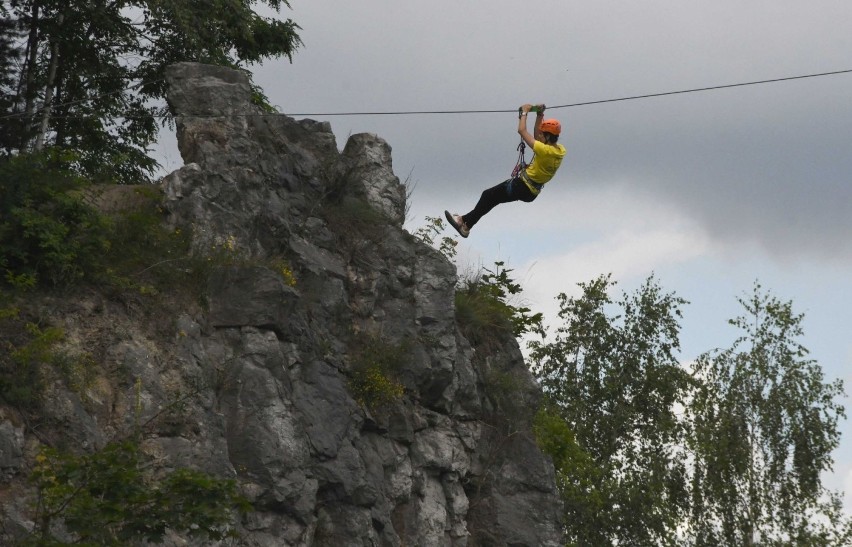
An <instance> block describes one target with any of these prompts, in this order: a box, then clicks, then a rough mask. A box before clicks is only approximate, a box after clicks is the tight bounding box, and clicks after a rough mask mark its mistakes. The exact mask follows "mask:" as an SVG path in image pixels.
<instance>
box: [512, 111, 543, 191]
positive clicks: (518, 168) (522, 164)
mask: <svg viewBox="0 0 852 547" xmlns="http://www.w3.org/2000/svg"><path fill="white" fill-rule="evenodd" d="M530 112H538V110H537V109H536V107H532V108H530ZM523 113H524V111H523V109H522V108H519V109H518V119H519V120H520V119H521V116H522V115H523ZM517 150H518V161H517V162H515V168H514V169H512V178H515V177H517V176H518V175H519V174H520V173H523V172H524V171H526V169H527V165H529V163H527V161H526V158H524V152H526V150H527V145H526V143H525V142H524V139H521V144H519V145H518V148H517ZM533 158H535V152H533V157H532V158H530V163H532V160H533Z"/></svg>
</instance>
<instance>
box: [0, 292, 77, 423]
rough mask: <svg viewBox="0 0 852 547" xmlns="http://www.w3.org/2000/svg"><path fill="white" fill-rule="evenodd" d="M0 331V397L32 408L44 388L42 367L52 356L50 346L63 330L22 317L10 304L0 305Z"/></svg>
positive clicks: (59, 337) (17, 405)
mask: <svg viewBox="0 0 852 547" xmlns="http://www.w3.org/2000/svg"><path fill="white" fill-rule="evenodd" d="M0 333H2V334H0V401H3V402H5V403H7V404H10V405H13V406H15V407H17V408H19V409H21V410H33V409H35V408H36V407H37V406H38V404H39V403H40V402H41V398H42V392H43V390H44V379H43V377H42V370H41V367H42V366H43V365H44V364H46V363H50V362H52V361H53V360H54V359H55V355H56V354H55V353H54V352H53V347H54V345H55V344H56V343H57V342H59V341H60V340H61V339H62V337H63V332H62V330H61V329H58V328H55V327H46V328H45V327H42V326H40V325H38V324H36V323H34V322H31V321H27V320H24V319H22V318H21V317H20V310H19V309H18V308H16V307H13V306H9V307H6V308H3V309H0Z"/></svg>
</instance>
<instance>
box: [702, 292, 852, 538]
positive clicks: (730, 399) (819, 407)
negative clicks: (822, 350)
mask: <svg viewBox="0 0 852 547" xmlns="http://www.w3.org/2000/svg"><path fill="white" fill-rule="evenodd" d="M739 303H740V304H741V305H742V307H743V310H744V314H743V315H742V316H740V317H737V318H736V319H733V320H731V321H730V323H731V324H732V325H733V326H735V327H737V328H738V329H739V330H740V331H741V332H742V334H741V336H740V337H739V338H737V339H736V341H735V342H734V344H733V345H732V346H731V347H730V348H729V349H725V350H717V351H713V352H708V353H705V354H703V355H702V356H701V357H700V358H699V359H698V360H697V362H696V364H695V376H696V379H697V381H698V385H699V387H698V389H697V390H696V391H695V394H694V397H693V399H692V401H691V403H690V404H689V405H688V415H689V418H690V420H691V423H692V433H691V435H690V439H689V444H690V448H691V454H692V457H693V459H694V467H693V473H692V486H691V491H692V510H691V516H690V519H689V526H688V531H689V536H690V542H691V544H692V545H697V546H708V547H709V546H711V545H713V546H715V545H744V546H751V545H779V546H780V545H800V546H816V545H820V546H822V545H848V544H849V543H847V542H848V541H849V539H850V535H849V523H848V522H847V521H845V520H844V519H843V517H842V512H841V506H840V500H839V497H838V495H837V494H836V493H833V492H830V491H828V490H827V489H826V488H825V487H824V486H823V484H822V475H823V473H825V472H827V471H829V470H831V467H832V464H833V460H832V456H831V453H832V451H833V450H834V449H835V448H837V445H838V442H839V439H840V432H839V431H838V420H839V419H841V418H843V417H844V416H845V415H844V409H843V407H842V406H841V405H840V404H839V403H838V402H837V401H838V398H840V397H841V396H842V395H843V386H842V383H841V381H840V380H835V381H831V382H829V381H826V379H825V378H824V375H823V373H822V369H821V368H820V366H819V365H818V364H817V363H816V362H815V361H814V360H812V359H810V358H809V357H808V350H807V349H806V348H805V347H804V346H803V345H802V344H801V343H800V342H799V339H800V337H801V336H803V328H802V321H803V318H804V316H803V315H800V314H795V313H794V312H793V308H792V304H791V303H790V302H782V301H780V300H778V299H777V298H775V297H774V296H772V295H771V294H769V293H767V292H764V291H763V290H762V288H761V287H760V285H757V284H756V285H755V287H754V290H753V292H752V294H751V295H749V296H748V297H744V298H741V299H739Z"/></svg>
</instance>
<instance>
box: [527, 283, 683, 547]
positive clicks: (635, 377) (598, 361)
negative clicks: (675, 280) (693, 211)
mask: <svg viewBox="0 0 852 547" xmlns="http://www.w3.org/2000/svg"><path fill="white" fill-rule="evenodd" d="M613 285H614V282H612V281H611V280H610V277H609V276H602V277H599V278H597V279H595V280H593V281H592V282H590V283H587V284H582V283H581V284H580V287H581V289H582V291H583V294H582V295H581V296H580V297H578V298H568V297H567V296H566V295H565V294H561V295H559V297H558V299H559V302H560V311H559V318H560V320H561V321H562V325H561V326H559V327H558V328H557V330H556V335H555V338H554V340H553V341H550V342H533V343H531V344H530V350H531V355H530V356H531V361H532V363H533V372H534V373H535V374H536V376H537V377H538V379H539V382H540V383H541V386H542V389H543V390H544V392H545V394H546V396H547V397H548V399H549V401H550V402H551V403H552V405H553V409H554V411H555V412H556V413H557V414H558V415H559V416H560V417H561V418H562V420H564V422H565V423H566V424H567V427H568V429H570V431H571V432H573V436H574V438H573V439H571V438H570V437H566V436H565V435H564V434H562V435H561V437H562V438H563V440H562V441H560V443H561V444H562V445H563V446H564V447H567V448H565V449H564V450H562V452H563V454H567V456H563V457H562V459H563V460H564V461H573V462H575V463H576V462H580V465H577V467H576V469H574V470H572V469H571V467H570V466H568V465H565V466H562V469H560V470H559V471H560V484H559V486H560V488H561V490H562V495H563V499H565V501H566V503H565V510H566V514H565V523H566V531H567V535H568V538H569V540H570V541H571V542H572V543H573V544H575V545H581V546H585V545H589V546H596V547H597V546H604V545H615V544H620V545H667V544H674V543H675V532H674V530H675V528H676V526H677V524H678V523H679V522H680V520H681V519H682V518H683V516H684V515H685V514H686V510H687V503H688V496H687V490H686V486H687V485H686V468H685V458H684V457H683V449H682V441H683V429H682V423H681V420H680V419H679V418H678V415H677V414H676V410H677V404H678V402H679V401H682V400H684V399H685V396H686V393H687V392H688V390H689V388H690V384H691V382H690V379H689V376H688V374H687V373H686V371H685V370H684V369H683V368H682V367H681V366H680V365H679V363H678V360H677V358H676V357H675V353H674V352H675V351H676V350H677V349H678V348H679V340H678V335H679V331H680V327H679V324H678V318H680V317H681V311H680V308H681V306H682V305H683V304H685V301H684V300H683V299H681V298H678V297H676V296H674V295H672V294H665V293H663V292H662V291H661V289H660V287H659V286H658V285H657V283H656V282H655V280H654V279H653V278H649V279H648V280H647V281H646V283H645V284H644V285H643V286H642V287H641V288H640V289H638V290H637V291H636V292H635V293H634V294H632V295H628V294H625V295H623V297H622V299H621V300H620V301H619V302H617V303H615V302H613V300H612V299H611V298H610V296H609V294H608V293H609V291H610V289H611V287H612V286H613ZM616 310H620V313H619V314H616V313H613V312H614V311H616ZM550 423H551V426H552V427H551V431H558V428H556V429H553V422H552V420H551V421H550ZM540 431H545V430H542V429H540ZM539 442H540V443H541V442H543V441H542V437H541V435H539ZM575 444H576V446H574V445H575ZM572 465H573V464H572ZM572 473H573V475H572Z"/></svg>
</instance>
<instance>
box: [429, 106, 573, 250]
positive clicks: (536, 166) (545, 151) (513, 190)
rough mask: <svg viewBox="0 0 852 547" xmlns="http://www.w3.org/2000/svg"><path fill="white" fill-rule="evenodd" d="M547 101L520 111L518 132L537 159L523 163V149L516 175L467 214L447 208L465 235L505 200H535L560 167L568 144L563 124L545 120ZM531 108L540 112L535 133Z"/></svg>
mask: <svg viewBox="0 0 852 547" xmlns="http://www.w3.org/2000/svg"><path fill="white" fill-rule="evenodd" d="M544 109H545V106H544V105H543V104H540V105H536V106H533V105H531V104H525V105H523V106H522V107H521V108H520V109H519V111H518V118H519V119H518V134H520V136H521V139H522V144H526V145H528V146H530V147H531V148H532V149H533V159H532V161H531V162H530V164H529V165H528V166H525V165H524V164H523V148H521V159H520V163H519V167H520V168H516V171H517V172H514V173H512V177H511V178H509V179H507V180H505V181H503V182H501V183H500V184H498V185H497V186H494V187H493V188H489V189H487V190H485V191H484V192H482V195H481V196H480V198H479V202H477V204H476V207H474V208H473V210H472V211H471V212H469V213H467V214H466V215H451V214H450V212H449V211H444V215H445V216H446V217H447V221H448V222H449V223H450V225H452V227H453V228H455V229H456V231H457V232H458V233H459V235H461V236H462V237H467V236H468V235H470V230H471V228H473V227H474V225H476V223H477V222H479V219H481V218H482V217H483V216H485V215H486V214H487V213H488V212H489V211H490V210H491V209H493V208H494V207H496V206H497V205H499V204H501V203H509V202H511V201H526V202H530V201H532V200H534V199H535V198H536V197H537V196H538V194H539V193H540V192H541V190H542V188H544V185H545V183H546V182H547V181H549V180H550V179H552V178H553V175H555V174H556V170H557V169H559V166H560V165H561V164H562V158H564V157H565V147H564V146H562V145H561V144H559V143H558V142H557V141H558V140H559V134H560V133H561V132H562V125H561V124H560V123H559V121H557V120H554V119H548V120H545V119H544ZM531 110H534V111H535V113H536V116H535V125H534V126H533V132H532V134H530V132H529V131H527V115H528V114H529V113H530V111H531Z"/></svg>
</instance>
